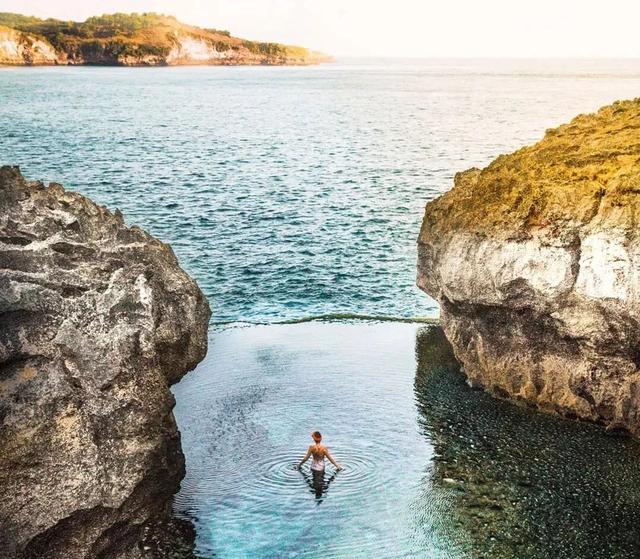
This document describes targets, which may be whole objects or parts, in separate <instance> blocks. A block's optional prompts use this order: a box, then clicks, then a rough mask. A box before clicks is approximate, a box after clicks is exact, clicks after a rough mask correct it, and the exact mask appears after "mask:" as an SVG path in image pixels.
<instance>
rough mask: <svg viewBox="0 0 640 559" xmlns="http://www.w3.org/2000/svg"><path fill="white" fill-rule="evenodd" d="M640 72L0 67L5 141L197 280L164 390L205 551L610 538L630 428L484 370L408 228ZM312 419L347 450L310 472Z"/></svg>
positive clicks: (305, 551) (636, 496)
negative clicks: (155, 243)
mask: <svg viewBox="0 0 640 559" xmlns="http://www.w3.org/2000/svg"><path fill="white" fill-rule="evenodd" d="M639 92H640V62H639V61H633V60H626V61H625V60H592V61H587V60H582V61H575V60H573V61H572V60H557V61H542V60H538V61H535V60H343V61H338V62H336V63H333V64H326V65H321V66H315V67H176V68H93V67H78V68H73V67H53V68H2V69H0V101H1V102H0V126H1V128H0V132H1V133H0V162H1V163H2V164H11V165H19V166H20V167H21V169H22V172H23V174H24V175H25V176H27V177H28V178H31V179H39V180H42V181H44V182H48V181H55V182H59V183H62V184H64V185H65V186H66V187H67V188H68V189H72V190H77V191H79V192H81V193H83V194H86V195H88V196H90V197H91V198H92V199H93V200H95V201H96V202H98V203H101V204H104V205H106V206H108V207H109V208H111V209H115V208H119V209H120V210H121V211H122V212H123V213H124V215H125V219H126V220H127V222H128V223H130V224H136V225H140V226H141V227H144V228H145V229H147V230H148V231H150V232H151V233H153V234H154V235H156V236H157V237H159V238H160V239H161V240H163V241H165V242H167V243H170V244H171V246H172V247H173V249H174V251H175V253H176V255H177V256H178V259H179V260H180V263H181V264H182V266H183V267H184V268H185V269H186V270H187V271H188V272H189V273H190V274H191V275H192V276H193V277H195V278H196V280H197V281H198V283H199V285H200V286H201V288H202V289H203V290H204V292H205V293H206V295H207V297H208V299H209V301H210V304H211V307H212V311H213V316H212V319H211V329H210V350H209V354H208V356H207V358H206V359H205V361H203V362H202V363H201V364H200V365H199V366H198V368H197V369H196V370H195V371H194V372H193V373H191V374H189V375H187V376H186V377H185V378H184V379H183V380H182V381H181V382H180V383H179V384H178V385H176V386H175V387H174V389H173V390H174V394H175V397H176V408H175V415H176V419H177V421H178V425H179V427H180V430H181V433H182V442H183V449H184V453H185V456H186V465H187V474H186V478H185V480H184V481H183V484H182V488H181V490H180V492H179V493H178V495H177V496H176V498H175V502H174V513H175V515H176V517H178V518H180V519H183V520H187V521H188V522H190V523H192V524H193V526H194V527H195V530H196V540H195V548H196V552H197V554H198V557H201V558H203V559H211V558H214V557H215V558H224V559H227V558H230V559H242V558H247V559H253V558H259V559H263V558H274V559H276V558H278V559H279V558H285V557H291V558H297V557H308V558H320V557H324V558H327V557H328V558H337V559H343V558H344V559H347V558H348V559H352V558H358V557H363V558H365V557H366V558H368V559H369V558H376V557H381V558H385V559H386V558H393V557H430V558H447V559H454V558H455V559H458V558H460V559H465V558H478V557H480V558H484V557H486V558H491V559H500V558H504V559H510V558H513V557H518V558H525V557H526V558H527V559H533V558H536V559H537V558H540V559H545V558H549V557H580V558H582V559H591V558H593V559H596V558H601V557H616V558H621V559H622V558H627V557H629V558H631V557H637V554H638V550H639V549H640V540H639V539H638V537H637V529H636V527H635V524H636V521H637V518H638V517H640V445H638V443H636V442H635V441H633V440H631V439H628V438H620V437H614V436H611V435H606V434H605V433H604V432H603V431H602V429H600V428H599V427H597V426H593V425H587V424H583V423H575V422H569V421H565V420H562V419H559V418H555V417H551V416H547V415H542V414H536V413H534V412H531V411H528V410H524V409H521V408H517V407H515V406H512V405H510V404H508V403H505V402H498V401H496V400H493V399H492V398H490V397H489V396H487V395H486V394H484V393H481V392H478V391H474V390H472V389H470V388H469V387H468V386H467V385H466V384H465V382H464V378H463V377H462V375H461V374H460V371H459V370H458V367H457V365H456V364H455V362H454V361H453V360H452V357H451V356H450V354H449V353H448V351H449V350H448V348H447V344H446V342H445V341H444V339H443V338H442V334H441V332H440V331H439V329H438V328H437V327H433V326H425V325H423V324H420V321H421V320H422V321H424V319H429V318H435V317H437V316H438V308H437V304H436V303H435V302H434V301H433V300H431V299H430V298H429V297H428V296H426V295H425V294H423V293H421V292H420V291H418V290H417V288H416V287H415V261H416V251H415V241H416V238H417V235H418V231H419V229H420V222H421V219H422V213H423V209H424V205H425V203H426V202H427V201H429V200H431V199H433V198H435V197H437V196H438V195H439V194H441V193H443V192H445V191H447V190H448V189H449V188H451V186H452V183H453V177H454V175H455V173H456V172H458V171H462V170H465V169H467V168H469V167H474V166H475V167H482V166H485V165H487V164H488V163H489V162H490V161H491V160H492V159H494V158H495V157H496V156H497V155H499V154H502V153H508V152H511V151H513V150H515V149H517V148H519V147H521V146H522V145H524V144H529V143H532V142H535V141H536V140H538V139H540V138H541V137H542V135H543V134H544V131H545V129H547V128H550V127H554V126H557V125H559V124H561V123H563V122H566V121H568V120H569V119H570V118H572V117H573V116H575V115H576V114H578V113H581V112H592V111H594V110H597V108H598V107H600V106H601V105H604V104H608V103H611V102H612V101H614V100H616V99H623V98H630V97H635V96H637V95H638V94H639ZM414 321H415V322H414ZM315 429H319V430H321V431H323V432H324V433H325V442H326V443H327V445H328V446H329V447H330V448H331V450H332V452H333V454H334V455H335V456H336V458H337V459H338V461H340V462H341V463H342V464H343V465H344V470H343V471H341V472H338V473H337V475H333V472H332V470H331V469H330V468H329V469H328V471H327V475H326V476H325V479H324V480H322V483H321V484H320V486H318V485H317V483H315V481H314V480H313V479H312V478H311V477H310V476H309V474H308V471H307V470H304V469H303V471H302V472H300V471H298V470H295V469H294V468H293V465H294V463H295V462H296V461H298V460H299V459H300V457H301V456H302V454H303V453H304V451H305V450H306V447H307V445H308V444H309V442H310V438H309V433H310V432H311V431H312V430H315ZM177 553H178V552H177V551H176V554H177ZM175 557H178V555H175Z"/></svg>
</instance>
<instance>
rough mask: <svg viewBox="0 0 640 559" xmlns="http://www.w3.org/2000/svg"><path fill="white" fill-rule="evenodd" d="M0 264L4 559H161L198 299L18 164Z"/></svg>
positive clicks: (120, 225)
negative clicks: (178, 396) (178, 408)
mask: <svg viewBox="0 0 640 559" xmlns="http://www.w3.org/2000/svg"><path fill="white" fill-rule="evenodd" d="M0 258H1V261H2V266H1V267H0V268H1V269H0V314H1V318H2V320H0V418H2V422H1V424H0V448H2V452H0V487H1V488H2V500H1V501H0V557H3V558H7V559H10V558H14V559H27V558H36V557H47V558H48V559H86V558H94V557H95V558H98V557H99V558H102V559H116V558H117V559H125V558H126V559H140V558H142V557H166V556H167V555H165V554H164V553H162V552H160V551H157V546H158V545H160V544H159V543H157V542H158V540H157V538H156V537H155V534H160V535H162V534H166V533H167V532H168V528H167V527H166V526H167V522H168V518H169V512H170V503H171V498H172V495H173V493H175V492H176V491H177V489H178V487H179V484H180V480H181V479H182V477H183V476H184V457H183V455H182V451H181V446H180V434H179V433H178V429H177V427H176V423H175V420H174V417H173V413H172V409H173V405H174V399H173V396H172V394H171V391H170V389H169V388H170V386H171V384H173V383H176V382H178V380H180V378H181V377H182V376H183V375H184V374H185V373H186V372H187V371H189V370H191V369H193V368H194V367H195V366H196V364H197V363H198V362H199V361H200V360H201V359H202V358H203V356H204V355H205V352H206V349H207V326H208V319H209V314H210V313H209V307H208V304H207V301H206V299H205V297H204V296H203V294H202V292H201V291H200V290H199V289H198V286H197V285H196V284H195V282H194V281H193V280H192V279H191V278H189V276H188V275H187V274H186V273H185V272H183V271H182V270H181V269H180V267H179V265H178V262H177V260H176V258H175V256H174V254H173V252H172V250H171V248H170V247H169V246H167V245H165V244H163V243H161V242H160V241H158V240H156V239H154V238H153V237H151V236H150V235H148V234H147V233H145V232H144V231H143V230H142V229H140V228H138V227H127V226H126V225H125V223H124V221H123V218H122V215H121V214H120V213H119V212H117V211H116V212H115V213H111V212H109V211H108V210H107V209H105V208H104V207H100V206H97V205H95V204H94V203H93V202H91V201H90V200H88V199H87V198H84V197H83V196H81V195H79V194H76V193H73V192H68V191H66V190H65V189H64V188H63V187H62V186H60V185H59V184H50V185H49V186H44V185H43V184H42V183H39V182H30V181H26V180H25V179H24V178H23V177H22V175H21V174H20V172H19V170H18V169H17V168H16V167H1V168H0ZM163 525H164V526H165V527H164V528H158V527H159V526H163ZM143 542H144V543H143Z"/></svg>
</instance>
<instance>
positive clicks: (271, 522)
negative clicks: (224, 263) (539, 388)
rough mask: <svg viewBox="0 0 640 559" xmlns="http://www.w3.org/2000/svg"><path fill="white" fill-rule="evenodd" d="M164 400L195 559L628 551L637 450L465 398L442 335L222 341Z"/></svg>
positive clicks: (317, 326) (364, 328)
mask: <svg viewBox="0 0 640 559" xmlns="http://www.w3.org/2000/svg"><path fill="white" fill-rule="evenodd" d="M174 390H175V394H176V398H177V402H178V403H177V406H176V410H175V412H176V417H177V419H178V423H179V425H180V427H181V431H182V440H183V446H184V449H185V454H186V458H187V465H188V467H187V477H186V478H185V480H184V482H183V486H182V489H181V491H180V493H179V494H178V495H177V497H176V500H175V511H176V515H177V516H178V517H180V518H184V519H187V520H188V521H190V522H192V523H193V525H194V526H195V528H196V533H197V537H196V552H197V553H198V554H199V556H200V557H203V558H211V557H220V558H234V559H241V558H247V559H253V558H265V559H266V558H274V559H275V558H298V557H305V558H310V559H311V558H314V559H315V558H318V559H319V558H332V559H350V558H399V557H402V558H414V557H425V558H448V559H454V558H455V559H458V558H460V559H462V558H478V557H479V558H486V559H494V558H497V559H513V558H518V559H526V558H530V559H534V558H535V559H555V558H561V557H567V558H569V557H570V558H580V559H602V558H603V557H607V558H618V559H622V558H625V559H631V558H633V557H637V556H638V552H639V551H640V531H639V530H638V529H637V520H638V518H640V446H639V445H638V444H637V443H636V442H634V441H632V440H630V439H628V438H625V437H616V436H611V435H607V434H605V433H604V431H603V430H602V429H601V428H600V427H597V426H594V425H590V424H584V423H575V422H570V421H563V420H560V419H558V418H556V417H552V416H547V415H543V414H539V413H535V412H533V411H530V410H526V409H522V408H518V407H516V406H513V405H511V404H509V403H506V402H500V401H496V400H494V399H492V398H491V397H489V396H488V395H487V394H485V393H483V392H479V391H474V390H472V389H470V388H469V387H468V386H467V385H466V384H465V381H464V378H463V376H462V375H461V374H460V372H459V370H458V367H457V364H456V363H455V361H454V360H453V357H452V355H451V352H450V348H449V346H448V344H447V343H446V341H445V340H444V338H443V336H442V333H441V331H440V329H439V328H433V327H419V326H415V325H411V324H388V323H385V324H353V323H352V324H341V323H308V324H296V325H280V326H257V327H248V328H234V329H228V330H225V331H223V332H218V333H215V334H214V335H213V337H212V345H211V350H210V352H209V357H207V359H206V360H205V361H204V362H203V363H202V365H201V366H200V367H199V368H198V369H197V370H196V371H195V372H194V373H193V374H190V375H187V376H186V377H185V378H184V379H183V380H182V382H181V383H180V384H179V385H177V386H176V387H175V389H174ZM314 429H319V430H321V431H322V432H323V433H324V436H325V442H326V444H327V445H328V446H329V448H330V449H331V451H332V453H333V454H334V456H335V458H336V459H337V460H338V461H339V462H340V463H341V464H342V465H343V466H344V468H345V469H344V471H341V472H338V473H337V474H335V475H334V473H333V469H332V468H331V467H327V475H326V479H325V488H324V489H325V490H324V491H323V492H322V495H320V496H318V495H317V493H316V491H315V490H314V488H313V484H312V483H310V482H312V480H311V479H310V475H309V471H308V465H307V466H305V467H303V472H302V473H301V472H299V471H297V470H295V469H294V468H293V467H292V466H293V464H294V463H295V462H296V461H297V460H299V459H300V457H301V456H302V454H303V453H304V451H305V450H306V448H307V445H308V444H309V442H310V437H309V434H310V431H312V430H314Z"/></svg>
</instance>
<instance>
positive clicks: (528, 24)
mask: <svg viewBox="0 0 640 559" xmlns="http://www.w3.org/2000/svg"><path fill="white" fill-rule="evenodd" d="M0 11H11V12H20V13H25V14H30V15H37V16H41V17H57V18H61V19H80V20H81V19H85V18H86V17H88V16H91V15H96V14H102V13H112V12H116V11H121V12H133V11H135V12H144V11H155V12H161V13H166V14H171V15H175V16H177V17H178V18H179V19H181V20H183V21H184V22H186V23H191V24H194V25H199V26H203V27H217V28H222V29H229V30H230V31H231V32H232V33H233V34H234V35H237V36H241V37H245V38H250V39H257V40H269V41H278V42H285V43H291V44H299V45H303V46H307V47H311V48H314V49H317V50H321V51H324V52H328V53H330V54H334V55H338V56H340V55H353V56H416V57H422V56H424V57H428V56H435V57H484V56H486V57H548V56H552V57H640V41H639V40H638V31H637V29H638V22H639V21H640V1H638V0H606V1H604V0H601V1H596V0H582V1H580V0H535V1H529V2H522V1H518V0H441V1H432V0H180V1H178V2H177V1H170V0H109V1H100V0H0Z"/></svg>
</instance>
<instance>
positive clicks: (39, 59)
mask: <svg viewBox="0 0 640 559" xmlns="http://www.w3.org/2000/svg"><path fill="white" fill-rule="evenodd" d="M58 62H59V57H58V54H57V53H56V51H55V49H54V48H53V47H52V46H51V45H50V44H49V43H48V42H47V41H45V40H43V39H42V38H39V37H36V36H35V35H29V34H28V33H20V32H18V31H15V30H13V29H9V28H8V27H3V26H1V25H0V65H1V64H4V65H12V66H13V65H25V64H38V65H45V64H57V63H58Z"/></svg>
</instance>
